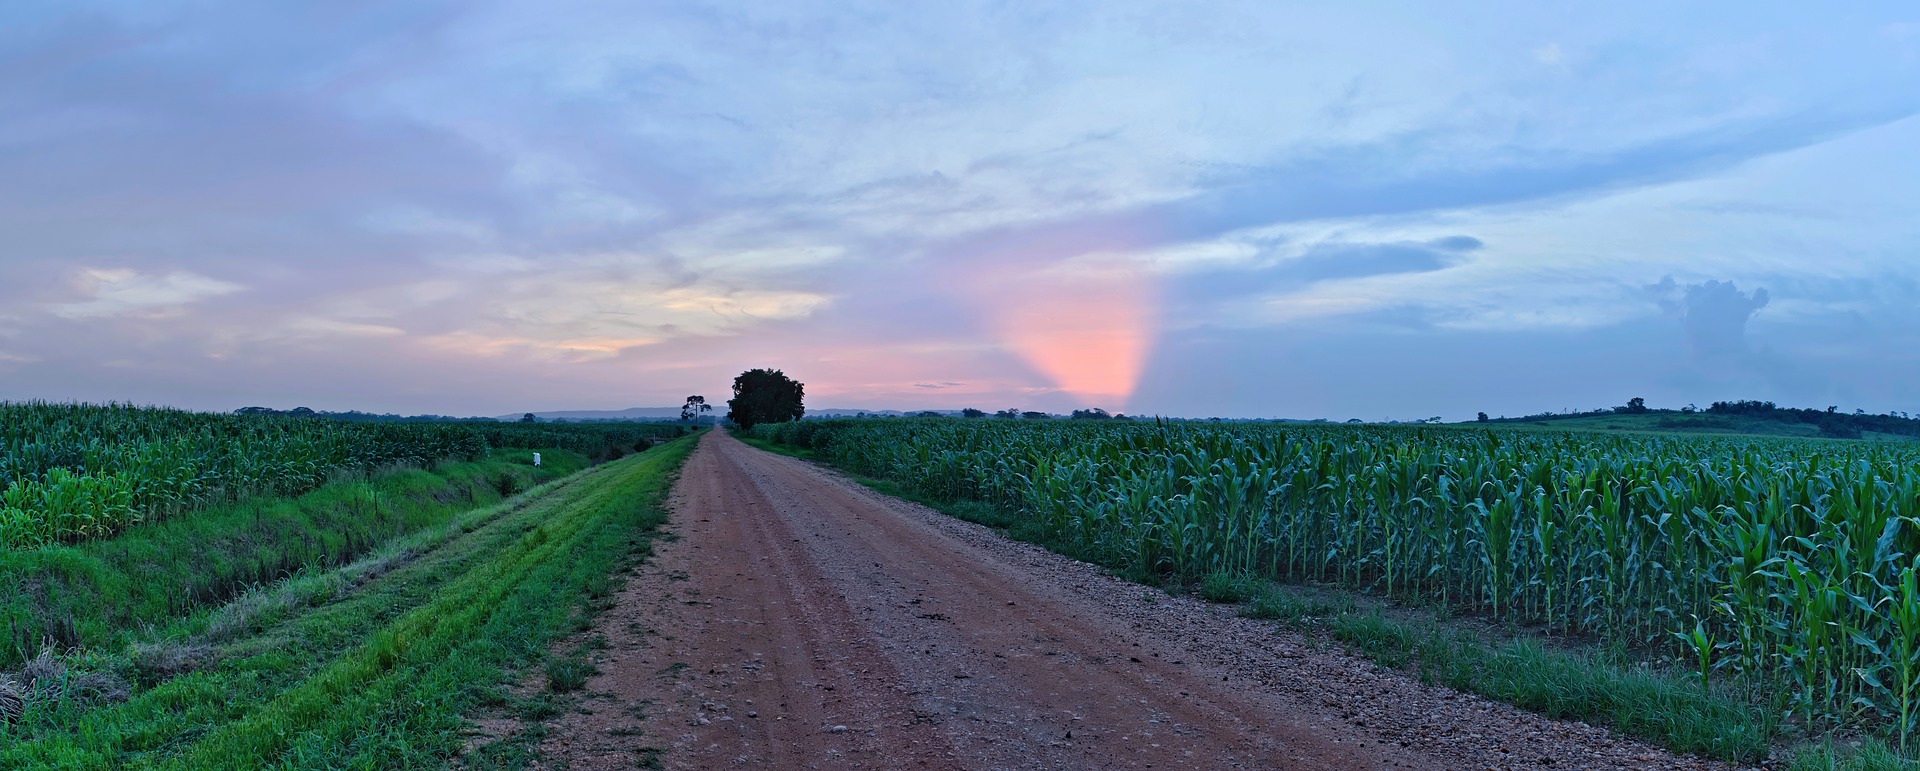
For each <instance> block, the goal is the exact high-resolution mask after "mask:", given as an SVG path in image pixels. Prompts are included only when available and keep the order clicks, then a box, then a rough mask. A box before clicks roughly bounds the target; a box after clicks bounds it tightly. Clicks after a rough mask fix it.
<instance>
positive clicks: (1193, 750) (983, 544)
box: [542, 432, 1713, 769]
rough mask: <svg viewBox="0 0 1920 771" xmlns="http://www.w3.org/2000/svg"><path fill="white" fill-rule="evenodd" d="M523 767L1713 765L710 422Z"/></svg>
mask: <svg viewBox="0 0 1920 771" xmlns="http://www.w3.org/2000/svg"><path fill="white" fill-rule="evenodd" d="M673 507H674V524H673V525H672V529H673V531H674V532H675V533H676V534H677V536H678V537H677V539H674V540H672V541H670V542H663V543H662V544H661V545H660V547H659V551H658V554H657V555H656V556H655V557H654V558H653V559H652V560H650V561H649V562H648V563H647V564H646V565H645V566H643V567H642V568H641V570H640V574H639V575H638V576H635V577H634V579H633V580H632V581H630V582H629V583H628V585H627V586H626V588H625V589H624V590H623V591H622V592H621V594H620V595H619V596H618V604H617V606H616V607H615V608H614V609H613V610H611V611H609V612H608V613H606V614H604V615H603V616H602V617H601V619H600V622H599V626H598V627H597V629H596V632H595V633H596V634H598V635H601V636H604V638H605V640H606V648H605V649H604V650H603V651H602V652H601V654H600V657H599V667H600V674H599V675H597V676H596V677H594V678H593V679H592V680H591V681H590V682H589V684H588V694H589V696H588V698H586V699H585V700H584V706H583V707H582V709H581V710H580V712H579V713H578V714H571V715H568V716H565V717H563V718H560V719H559V720H557V721H556V725H555V727H554V730H553V731H552V732H551V733H550V734H549V736H548V737H547V739H546V740H545V742H544V743H543V745H542V757H543V758H544V761H543V764H544V765H547V766H549V767H561V766H564V767H568V768H575V769H579V768H629V767H632V766H633V764H634V763H635V762H636V761H637V760H639V761H644V760H647V759H650V758H651V759H655V760H657V761H658V762H660V763H661V764H662V765H664V766H666V767H668V768H722V767H753V768H783V769H784V768H793V769H799V768H836V769H837V768H875V769H878V768H919V767H924V768H979V769H987V768H995V769H998V768H1536V767H1541V766H1542V765H1547V764H1551V765H1553V766H1555V767H1560V768H1622V767H1624V768H1689V767H1699V768H1708V767H1713V766H1712V764H1707V763H1703V762H1700V761H1697V760H1693V759H1686V758H1675V757H1673V756H1671V755H1668V754H1666V753H1664V752H1662V751H1660V750H1657V749H1654V748H1652V747H1649V746H1646V745H1643V744H1640V743H1637V742H1631V741H1626V740H1622V739H1620V738H1619V737H1616V736H1612V735H1610V734H1609V733H1608V732H1606V731H1605V730H1603V729H1599V728H1594V727H1591V726H1586V725H1583V724H1578V723H1561V722H1555V721H1550V720H1546V719H1543V718H1540V717H1537V716H1534V715H1531V714H1528V713H1523V712H1520V711H1518V710H1516V709H1513V708H1511V707H1507V706H1505V705H1500V704H1494V703H1490V702H1487V701H1484V700H1481V699H1478V698H1475V697H1471V696H1466V695H1461V694H1458V693H1455V692H1452V691H1448V690H1446V689H1440V688H1431V687H1426V686H1422V685H1420V684H1419V683H1418V682H1416V681H1414V680H1413V679H1411V678H1409V677H1407V676H1406V675H1403V674H1400V673H1396V672H1388V671H1382V670H1380V669H1378V668H1377V667H1375V666H1373V665H1372V664H1370V663H1368V662H1365V661H1362V660H1359V659H1355V658H1353V657H1350V656H1347V655H1345V654H1344V653H1341V652H1339V651H1338V650H1335V649H1333V648H1331V647H1329V646H1319V645H1315V644H1313V643H1312V642H1310V641H1308V640H1306V639H1304V638H1302V637H1300V636H1299V635H1297V634H1295V633H1292V632H1287V631H1283V630H1280V629H1278V628H1276V627H1275V626H1274V625H1273V624H1272V623H1270V622H1259V621H1252V620H1248V619H1242V618H1238V617H1236V616H1234V615H1232V613H1231V612H1230V611H1227V610H1224V609H1221V608H1218V607H1214V606H1208V605H1205V604H1204V603H1199V602H1196V601H1192V600H1189V599H1185V598H1172V597H1167V596H1166V595H1164V594H1161V593H1159V592H1156V591H1153V590H1149V589H1145V588H1143V587H1140V586H1137V585H1133V584H1128V583H1125V582H1122V581H1119V580H1117V579H1113V578H1110V577H1107V576H1104V575H1101V574H1100V573H1099V572H1098V571H1097V570H1095V569H1093V568H1092V567H1091V566H1088V565H1086V564H1084V563H1079V562H1075V561H1073V560H1070V559H1067V558H1064V557H1061V556H1058V555H1055V554H1052V553H1050V552H1046V551H1043V550H1040V549H1038V548H1035V547H1032V546H1029V545H1026V544H1021V543H1018V542H1013V541H1009V540H1007V539H1005V538H1003V537H1001V536H999V535H997V534H995V533H993V532H992V531H990V530H988V529H986V528H982V527H979V526H976V525H972V524H969V523H965V522H961V521H959V520H955V519H952V518H950V517H946V516H944V515H941V514H938V513H936V512H932V511H929V510H927V509H924V508H922V507H919V506H914V505H912V504H907V503H904V502H901V501H898V500H896V499H892V498H888V497H885V496H881V495H878V494H876V493H873V492H871V491H869V490H867V489H865V488H863V487H860V486H858V485H856V484H853V483H851V482H848V481H846V480H844V479H841V478H839V477H838V476H837V475H835V474H833V473H831V472H829V471H826V470H823V469H821V468H819V467H817V466H814V465H813V464H809V463H806V462H803V461H799V460H795V459H792V458H787V457H783V456H778V455H774V454H771V453H766V452H762V451H759V450H756V449H753V448H751V447H748V446H746V445H745V444H742V443H741V442H739V441H738V440H736V439H733V438H732V437H729V436H727V435H726V434H724V433H721V432H713V433H711V434H709V435H707V436H706V437H704V438H703V439H702V440H701V445H700V447H699V449H698V450H697V451H696V453H695V454H694V456H693V458H692V459H691V460H690V461H689V462H688V464H687V466H686V468H685V470H684V471H683V473H682V477H681V480H680V482H679V485H678V487H677V488H676V491H675V494H674V499H673Z"/></svg>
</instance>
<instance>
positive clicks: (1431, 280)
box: [0, 2, 1920, 418]
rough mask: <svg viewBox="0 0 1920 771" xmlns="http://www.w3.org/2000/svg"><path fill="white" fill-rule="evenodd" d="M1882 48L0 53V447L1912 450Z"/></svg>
mask: <svg viewBox="0 0 1920 771" xmlns="http://www.w3.org/2000/svg"><path fill="white" fill-rule="evenodd" d="M1496 20H1497V21H1498V23H1494V22H1495V21H1496ZM1917 21H1920V19H1917V18H1916V17H1913V15H1912V13H1911V9H1908V8H1905V7H1903V6H1900V5H1897V4H1888V5H1885V6H1883V7H1880V8H1871V7H1868V8H1864V9H1862V10H1861V12H1859V13H1856V14H1852V15H1849V16H1847V17H1845V18H1840V17H1838V15H1835V14H1824V13H1818V12H1816V11H1812V10H1807V11H1796V10H1793V9H1779V10H1772V9H1743V11H1742V12H1741V13H1739V14H1725V13H1719V12H1715V11H1714V10H1713V9H1678V8H1673V7H1670V6H1667V5H1659V4H1649V5H1646V6H1643V7H1628V6H1608V7H1606V8H1604V9H1602V8H1599V7H1595V8H1593V9H1582V10H1578V11H1575V12H1572V13H1569V12H1567V11H1566V9H1554V10H1551V11H1549V10H1547V9H1537V8H1534V7H1533V6H1528V5H1525V4H1510V5H1505V6H1489V7H1486V8H1484V9H1474V10H1459V9H1455V10H1453V11H1451V12H1450V15H1449V16H1448V17H1445V18H1429V19H1416V18H1414V17H1413V15H1412V14H1407V13H1401V12H1395V11H1389V10H1384V9H1366V8H1360V7H1344V6H1334V7H1330V8H1298V7H1293V8H1280V7H1275V6H1272V5H1271V4H1266V3H1245V4H1234V3H1224V4H1207V5H1206V6H1204V7H1201V6H1193V7H1166V6H1164V5H1160V4H1148V3H1139V4H1135V3H1088V4H1082V5H1079V6H1073V7H1069V6H1048V7H1044V8H1042V7H1032V8H1029V7H1020V6H1014V7H1006V6H990V5H975V4H952V5H948V6H941V7H939V8H937V9H936V8H931V7H923V8H919V9H917V10H914V11H912V12H908V11H907V10H905V9H901V8H899V7H898V6H897V5H894V4H887V3H834V4H830V5H826V4H818V5H816V4H806V3H795V4H776V5H763V6H757V7H742V8H714V7H710V6H706V5H699V4H657V3H654V4H641V5H638V6H636V5H633V4H627V3H611V2H564V3H558V4H555V3H518V2H506V3H493V4H483V5H475V4H464V3H445V2H407V3H393V4H379V5H361V4H338V3H329V4H316V5H312V6H308V7H297V6H284V5H282V6H262V5H258V4H248V3H210V4H191V5H187V6H176V7H171V8H159V7H149V6H133V7H128V6H125V5H121V4H106V3H100V4H92V3H67V2H62V3H52V2H26V3H15V4H10V5H9V6H8V7H7V8H6V9H4V10H0V116H4V117H0V232H5V233H7V234H8V237H7V238H6V239H5V240H4V242H3V243H0V399H5V398H54V399H92V400H104V399H118V400H131V401H138V402H165V403H172V404H178V405H182V406H188V407H197V408H210V409H229V408H232V407H236V406H242V405H245V404H275V405H278V406H292V405H294V404H306V405H309V406H314V407H319V408H334V409H349V408H359V409H374V410H397V411H406V412H437V413H478V414H504V413H508V412H517V411H525V410H529V409H566V408H618V407H625V406H632V405H639V404H667V403H677V402H678V401H679V400H680V398H682V397H684V396H685V395H686V394H688V393H708V394H713V393H718V392H724V390H725V388H726V384H727V382H728V380H729V379H730V378H731V376H732V375H733V374H735V373H737V372H739V371H741V370H743V369H746V368H749V367H755V366H777V367H781V368H783V369H785V370H786V371H787V372H789V373H790V374H793V375H795V376H797V377H799V378H800V379H802V380H804V381H806V382H807V383H808V392H809V395H810V396H812V397H813V400H814V401H815V402H816V403H818V406H826V407H833V406H841V407H862V408H876V409H880V408H896V409H900V408H920V407H937V408H957V407H961V406H979V407H988V408H994V409H999V408H1004V407H1008V406H1018V407H1023V408H1026V407H1031V408H1045V409H1054V410H1065V409H1070V408H1073V407H1084V406H1103V407H1107V408H1109V409H1114V410H1125V411H1128V412H1162V413H1170V414H1179V415H1200V414H1209V415H1210V414H1220V415H1247V416H1275V415H1292V416H1334V417H1346V416H1360V417H1367V418H1382V417H1425V416H1428V415H1433V414H1443V415H1449V416H1463V415H1471V414H1472V412H1474V411H1476V410H1482V409H1484V410H1487V411H1489V412H1492V413H1495V414H1499V413H1520V412H1532V411H1538V410H1541V409H1557V408H1560V407H1588V406H1595V405H1599V404H1607V403H1615V402H1622V401H1624V399H1626V398H1627V397H1630V396H1636V395H1637V396H1645V397H1647V398H1648V399H1649V400H1651V401H1653V402H1654V403H1656V404H1673V403H1686V402H1704V401H1711V400H1714V399H1722V398H1769V399H1775V400H1779V401H1783V402H1787V403H1796V404H1799V403H1804V404H1826V403H1833V402H1835V401H1842V402H1846V403H1848V404H1849V405H1857V406H1861V407H1866V408H1868V409H1875V410H1882V409H1904V410H1913V409H1916V406H1915V405H1911V404H1908V403H1906V401H1910V399H1911V397H1910V396H1909V395H1910V394H1912V393H1914V392H1915V391H1916V388H1915V386H1920V354H1916V353H1913V351H1916V350H1920V346H1915V345H1911V344H1910V343H1913V342H1916V341H1914V340H1913V339H1912V338H1913V336H1914V334H1915V332H1914V331H1913V330H1914V329H1916V328H1917V327H1916V326H1915V324H1914V323H1913V322H1915V321H1916V319H1915V318H1913V311H1912V310H1911V309H1912V308H1915V307H1920V259H1917V258H1916V255H1915V253H1914V251H1913V250H1914V244H1916V243H1920V216H1916V215H1917V214H1920V211H1917V209H1920V157H1917V156H1920V154H1916V153H1913V152H1912V148H1913V147H1916V146H1920V118H1915V117H1912V116H1914V115H1915V113H1916V111H1920V97H1916V96H1915V95H1916V94H1920V37H1916V36H1915V35H1913V34H1910V33H1911V30H1912V29H1914V28H1915V25H1916V22H1917Z"/></svg>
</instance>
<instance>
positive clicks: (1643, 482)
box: [754, 420, 1920, 743]
mask: <svg viewBox="0 0 1920 771" xmlns="http://www.w3.org/2000/svg"><path fill="white" fill-rule="evenodd" d="M754 433H755V434H756V435H757V436H760V437H761V438H767V439H771V440H774V441H777V442H783V443H787V444H791V445H796V446H801V447H808V448H812V449H815V450H816V451H818V452H819V453H822V454H823V455H824V456H825V457H826V458H827V459H830V460H831V461H833V462H835V463H838V464H840V465H843V466H845V467H847V468H849V469H851V470H853V471H855V472H857V473H861V474H865V475H869V476H874V477H878V478H884V479H889V480H893V481H896V482H898V483H900V484H902V485H904V486H906V487H909V488H911V489H913V490H915V491H916V492H919V493H921V494H925V495H930V496H935V497H938V498H945V499H975V500H982V501H987V502H990V503H993V504H995V505H997V506H1000V507H1003V508H1007V509H1009V510H1013V511H1016V512H1020V513H1022V514H1024V515H1025V516H1026V517H1028V518H1030V521H1031V522H1033V523H1035V524H1037V525H1039V526H1041V527H1043V528H1044V529H1045V530H1046V531H1047V532H1049V533H1050V534H1052V535H1054V536H1056V537H1061V538H1066V539H1069V540H1071V541H1073V542H1075V543H1076V544H1077V545H1079V546H1080V547H1082V548H1085V549H1088V550H1090V551H1091V552H1092V553H1094V554H1097V555H1100V556H1101V557H1102V559H1104V560H1106V561H1108V562H1109V563H1111V564H1131V565H1133V566H1134V567H1136V568H1140V569H1146V570H1153V571H1158V572H1162V573H1168V574H1175V575H1181V576H1201V575H1205V574H1209V573H1214V572H1229V573H1245V574H1254V575H1260V576H1267V577H1274V578H1280V579H1290V580H1310V581H1320V582H1331V583H1337V584H1341V585H1345V586H1348V587H1353V588H1358V589H1363V590H1367V591H1372V592H1377V593H1380V594H1385V595H1390V596H1395V597H1421V598H1431V599H1437V600H1439V601H1441V602H1443V603H1445V604H1447V605H1448V606H1450V607H1453V608H1457V609H1464V610H1470V611H1472V612H1477V613H1482V614H1485V615H1488V616H1491V617H1493V618H1497V619H1502V620H1509V621H1512V622H1514V623H1517V624H1524V625H1532V626H1536V627H1538V628H1541V629H1544V630H1545V631H1547V632H1548V633H1550V634H1563V633H1572V634H1580V635H1591V636H1597V637H1600V638H1602V639H1605V640H1609V641H1616V642H1622V643H1626V644H1629V645H1633V646H1637V647H1640V648H1642V649H1646V648H1648V647H1651V648H1652V649H1654V650H1656V651H1659V652H1661V653H1663V654H1666V655H1671V656H1673V657H1675V658H1676V659H1677V660H1678V661H1680V662H1681V663H1683V664H1684V665H1685V666H1687V667H1688V668H1689V669H1690V670H1691V671H1694V672H1696V673H1697V674H1698V677H1699V678H1700V680H1701V682H1702V684H1703V686H1705V685H1710V684H1711V682H1712V681H1713V680H1715V679H1717V678H1723V677H1737V678H1741V679H1742V680H1743V681H1748V682H1759V683H1763V684H1765V685H1767V686H1768V690H1770V691H1772V692H1774V693H1777V694H1779V696H1778V697H1777V698H1778V699H1779V701H1778V703H1777V704H1776V706H1777V707H1778V708H1779V709H1780V711H1781V713H1782V714H1783V715H1796V716H1798V717H1800V718H1801V719H1803V720H1806V721H1809V722H1818V723H1830V722H1834V721H1842V722H1848V723H1853V722H1856V721H1866V722H1870V723H1874V722H1880V721H1885V722H1884V723H1881V724H1890V725H1892V726H1894V727H1895V728H1896V733H1897V734H1898V735H1899V736H1900V737H1901V738H1902V740H1903V743H1904V739H1905V737H1906V736H1907V734H1908V733H1909V732H1911V730H1912V728H1913V726H1914V724H1915V721H1916V718H1917V717H1920V714H1916V713H1917V712H1920V586H1917V585H1916V577H1915V572H1914V562H1913V556H1914V554H1915V552H1916V550H1920V520H1917V519H1916V517H1920V444H1905V443H1876V442H1841V441H1817V440H1783V439H1761V438H1691V437H1670V436H1655V435H1607V434H1578V433H1566V434H1554V433H1535V432H1519V431H1506V430H1492V431H1489V430H1484V429H1482V430H1469V429H1454V428H1412V427H1397V426H1393V427H1384V426H1306V425H1285V426H1283V425H1271V424H1258V425H1244V424H1243V425H1232V424H1228V425H1218V424H1204V423H1171V424H1157V423H1136V422H1124V423H1108V422H1099V423H1094V422H1085V421H1048V422H1039V421H999V420H970V421H962V420H824V421H801V422H796V423H786V424H778V425H767V426H758V427H756V428H755V431H754Z"/></svg>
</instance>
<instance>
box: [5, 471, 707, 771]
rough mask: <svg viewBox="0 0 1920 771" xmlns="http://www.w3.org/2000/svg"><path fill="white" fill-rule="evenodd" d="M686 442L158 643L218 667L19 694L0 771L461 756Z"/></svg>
mask: <svg viewBox="0 0 1920 771" xmlns="http://www.w3.org/2000/svg"><path fill="white" fill-rule="evenodd" d="M693 442H694V440H693V439H692V438H685V439H680V440H676V441H674V442H671V443H668V444H665V445H661V446H658V447H655V448H653V449H652V450H649V451H647V452H645V453H642V454H639V455H635V456H631V457H629V458H627V459H624V460H621V461H617V462H614V463H610V464H607V465H604V466H601V467H598V468H595V469H592V470H588V471H585V472H582V473H580V474H576V475H574V476H572V477H568V478H566V479H563V480H560V481H558V482H555V483H551V484H548V485H544V486H542V487H540V488H538V489H536V490H533V491H531V492H529V493H527V494H524V495H521V496H518V497H516V498H514V499H511V500H509V501H506V502H504V503H501V504H499V505H495V506H491V507H487V508H484V509H480V510H475V511H470V512H467V513H465V514H461V515H459V516H456V517H453V518H452V519H451V521H448V522H446V523H445V524H444V525H443V526H441V527H437V528H431V529H428V530H424V531H421V532H418V533H415V534H414V535H412V536H408V537H404V538H401V539H398V540H397V541H395V542H393V543H392V544H390V545H389V546H388V547H387V548H386V549H385V550H383V554H385V555H391V559H392V561H393V562H394V563H395V565H392V566H390V569H387V570H385V572H381V573H378V574H377V575H374V576H373V577H371V578H365V580H364V582H363V583H356V581H358V579H356V580H355V581H348V580H344V579H340V580H337V581H336V583H335V586H350V587H351V588H350V590H349V591H347V592H346V593H345V594H344V595H343V594H340V593H338V592H319V593H313V592H312V590H313V586H312V585H313V584H315V583H318V582H323V581H324V580H325V579H326V576H324V575H303V576H296V577H294V578H292V579H289V580H287V581H283V582H281V583H280V584H279V585H276V586H274V587H271V588H269V589H265V590H263V591H262V593H263V594H264V595H267V596H269V597H289V596H292V597H301V596H319V597H323V599H322V600H321V601H320V602H319V603H318V604H313V603H309V604H306V605H302V604H300V603H297V602H296V603H281V602H279V601H277V600H275V601H273V602H269V604H272V605H284V606H286V607H285V610H284V612H282V613H281V614H280V615H279V616H278V617H277V618H275V619H274V620H273V621H272V622H271V623H268V624H261V625H258V626H259V627H260V628H259V629H258V630H257V631H254V632H251V633H248V634H244V635H241V636H239V637H237V638H236V639H233V640H231V641H227V642H223V643H219V644H210V643H208V642H207V640H208V639H209V638H208V637H207V630H208V628H209V624H210V622H209V621H208V620H207V619H206V618H199V619H196V620H194V621H192V622H183V623H181V624H178V625H175V626H173V627H170V628H169V629H167V630H164V631H163V632H161V633H159V634H157V635H156V636H157V637H158V638H159V640H158V641H157V642H156V643H155V644H156V645H161V646H168V645H171V646H208V647H210V648H211V649H212V651H211V653H210V654H209V656H208V658H209V659H211V660H212V661H213V662H214V663H212V664H211V665H208V666H205V667H203V668H198V669H194V670H192V671H188V672H184V673H180V674H177V675H174V676H172V677H170V678H167V679H164V680H161V681H158V682H155V683H154V684H152V685H151V686H148V687H143V688H142V689H140V690H138V691H137V692H135V693H133V694H132V695H131V698H128V699H127V700H125V701H121V702H117V703H114V702H110V703H89V702H86V701H84V700H77V699H42V700H39V701H37V702H30V703H29V706H28V708H27V714H26V716H25V717H24V719H23V720H22V721H20V722H19V723H18V724H16V725H14V726H11V727H6V728H0V767H4V768H81V769H95V768H98V769H107V768H182V769H203V768H206V769H227V768H232V769H242V768H415V767H435V768H438V767H444V766H446V765H449V764H451V763H453V762H455V761H456V760H457V759H459V758H460V757H462V754H463V752H464V744H465V742H466V739H467V736H466V719H465V716H466V715H469V714H471V713H472V712H473V711H474V710H475V709H477V708H478V707H480V706H482V705H494V706H498V705H502V704H506V703H508V702H510V701H511V697H510V696H509V695H507V691H506V686H507V684H508V678H509V677H510V674H509V673H511V672H516V671H519V670H521V669H524V668H526V667H528V666H534V665H537V664H540V663H542V662H544V661H546V659H547V656H548V654H547V646H548V645H549V644H551V642H552V641H553V640H555V639H558V638H559V637H561V636H562V635H565V634H567V633H570V632H573V631H577V630H579V629H580V628H583V624H584V623H586V622H585V621H584V619H587V618H589V617H590V615H591V612H592V608H593V605H594V602H595V599H594V598H595V596H596V595H601V596H604V594H605V593H606V592H607V591H608V587H609V586H611V582H612V579H611V578H610V576H612V575H613V574H614V573H615V572H616V571H617V570H618V569H620V568H621V567H622V566H625V565H630V564H632V563H634V562H637V561H638V560H640V559H644V558H645V556H646V555H647V554H648V553H650V550H651V541H652V538H653V536H654V531H655V528H656V527H657V526H658V525H659V524H660V523H662V522H664V521H665V512H664V510H663V509H662V508H661V505H660V504H661V502H662V501H663V500H664V498H665V496H666V492H667V489H668V487H669V485H670V483H671V479H672V476H673V474H674V472H675V471H676V470H677V469H678V468H679V466H680V464H681V463H682V462H683V461H684V460H685V458H686V456H687V454H688V453H689V452H690V451H691V450H692V447H693ZM379 556H381V555H376V557H379ZM369 559H373V558H369ZM363 562H364V561H363ZM355 565H361V563H354V565H349V566H348V568H349V569H351V568H353V567H354V566H355ZM104 666H105V667H110V666H112V663H111V662H107V663H106V664H105V665H104ZM120 666H122V667H129V668H130V667H132V666H133V665H132V664H131V662H125V663H122V664H120Z"/></svg>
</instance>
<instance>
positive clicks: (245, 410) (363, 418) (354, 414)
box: [233, 407, 499, 423]
mask: <svg viewBox="0 0 1920 771" xmlns="http://www.w3.org/2000/svg"><path fill="white" fill-rule="evenodd" d="M233 414H235V415H273V416H276V417H282V418H326V419H328V420H344V421H347V422H349V423H461V422H466V423H492V422H496V421H498V420H499V419H498V418H456V417H453V416H451V415H395V414H392V413H377V412H361V411H359V410H349V411H347V412H327V411H325V410H313V409H308V408H306V407H295V408H293V409H290V410H276V409H274V408H272V407H241V408H240V409H237V410H234V411H233Z"/></svg>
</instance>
